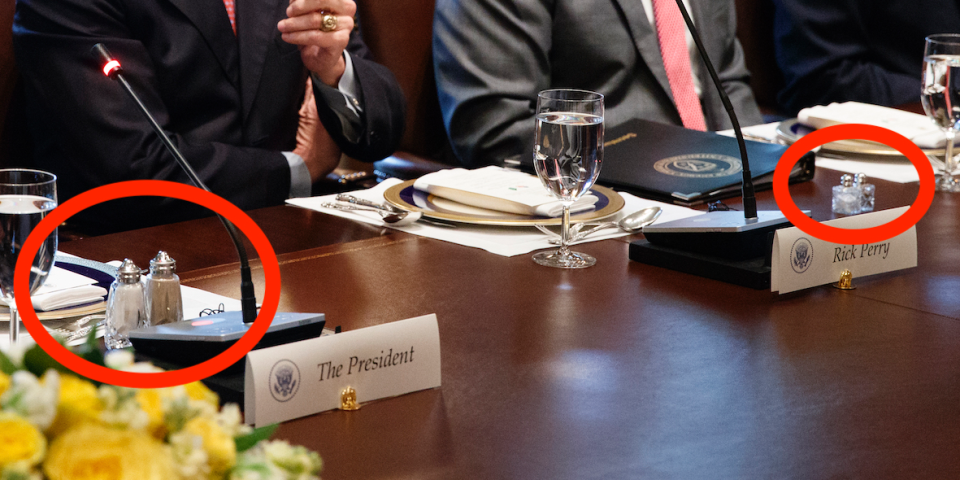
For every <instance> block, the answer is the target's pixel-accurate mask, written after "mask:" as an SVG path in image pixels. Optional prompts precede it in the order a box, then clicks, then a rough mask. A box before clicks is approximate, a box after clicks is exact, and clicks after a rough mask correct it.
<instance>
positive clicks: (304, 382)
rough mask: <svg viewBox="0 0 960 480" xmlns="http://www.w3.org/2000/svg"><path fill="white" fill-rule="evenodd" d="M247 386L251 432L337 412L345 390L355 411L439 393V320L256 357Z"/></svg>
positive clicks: (367, 330) (429, 317)
mask: <svg viewBox="0 0 960 480" xmlns="http://www.w3.org/2000/svg"><path fill="white" fill-rule="evenodd" d="M244 380H245V382H244V418H245V420H246V423H248V424H250V425H268V424H271V423H277V422H284V421H287V420H291V419H294V418H299V417H304V416H307V415H312V414H314V413H319V412H323V411H326V410H332V409H334V408H338V407H340V395H341V392H342V391H343V390H344V389H345V388H347V387H352V388H353V389H354V390H356V395H357V398H356V401H357V402H358V403H362V402H367V401H371V400H376V399H379V398H385V397H393V396H396V395H403V394H405V393H410V392H415V391H418V390H425V389H428V388H434V387H439V386H440V332H439V329H438V326H437V316H436V315H435V314H430V315H424V316H422V317H416V318H411V319H407V320H401V321H399V322H393V323H386V324H383V325H377V326H374V327H367V328H361V329H359V330H354V331H350V332H344V333H339V334H336V335H328V336H324V337H320V338H315V339H311V340H304V341H301V342H296V343H290V344H287V345H280V346H277V347H271V348H264V349H260V350H254V351H252V352H250V353H249V354H247V370H246V377H245V379H244Z"/></svg>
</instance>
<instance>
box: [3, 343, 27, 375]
mask: <svg viewBox="0 0 960 480" xmlns="http://www.w3.org/2000/svg"><path fill="white" fill-rule="evenodd" d="M34 345H36V344H35V343H33V342H32V341H23V340H21V341H20V342H19V343H16V344H13V345H7V346H5V347H3V349H0V351H3V354H4V355H6V356H7V358H9V359H10V361H11V362H13V366H15V367H17V368H18V369H20V368H23V356H24V355H26V353H27V350H30V349H31V348H33V346H34Z"/></svg>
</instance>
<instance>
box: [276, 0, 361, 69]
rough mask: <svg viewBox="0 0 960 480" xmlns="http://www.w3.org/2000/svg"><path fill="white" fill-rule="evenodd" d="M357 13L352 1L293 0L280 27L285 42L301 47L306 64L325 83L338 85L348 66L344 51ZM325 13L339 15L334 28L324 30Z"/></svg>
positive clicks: (302, 57) (301, 54)
mask: <svg viewBox="0 0 960 480" xmlns="http://www.w3.org/2000/svg"><path fill="white" fill-rule="evenodd" d="M356 13H357V4H356V3H354V2H353V0H291V1H290V6H289V7H287V18H286V19H284V20H281V21H280V23H278V24H277V28H278V29H279V30H280V33H281V34H282V38H283V41H285V42H287V43H291V44H293V45H297V46H298V47H299V48H300V58H301V59H303V64H304V65H306V67H307V68H308V69H309V70H310V71H311V72H313V73H315V74H316V75H317V76H318V77H319V79H320V80H321V81H323V83H325V84H327V85H330V86H331V87H336V86H337V84H338V83H339V82H340V77H341V76H342V75H343V71H344V68H346V63H345V62H344V59H343V51H344V49H346V48H347V44H348V43H349V42H350V32H351V31H352V30H353V17H354V15H355V14H356ZM324 14H330V15H335V16H336V17H337V22H336V24H337V26H336V28H335V29H333V30H332V31H324V30H323V16H324Z"/></svg>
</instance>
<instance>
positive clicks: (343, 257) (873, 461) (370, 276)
mask: <svg viewBox="0 0 960 480" xmlns="http://www.w3.org/2000/svg"><path fill="white" fill-rule="evenodd" d="M838 177H839V173H836V172H834V171H830V170H820V171H818V174H817V178H816V179H815V181H813V182H809V183H806V184H802V185H794V186H792V187H791V193H792V195H793V197H794V199H795V200H796V201H797V203H798V204H799V205H800V207H801V208H808V209H811V210H812V211H813V216H814V218H816V219H817V220H825V219H829V218H832V214H831V213H830V187H832V186H833V185H835V184H837V183H838ZM875 183H876V184H877V208H878V209H885V208H891V207H896V206H902V205H907V204H909V203H911V202H913V200H914V199H915V197H916V193H917V190H918V187H917V185H916V184H907V185H899V184H894V183H889V182H884V181H877V182H875ZM958 200H960V196H958V195H956V194H954V195H950V194H937V196H936V198H935V200H934V202H933V205H932V207H931V208H930V211H929V212H928V213H927V215H926V216H925V217H924V219H923V220H921V221H920V223H919V224H918V227H917V231H918V243H919V249H920V252H919V256H918V257H919V264H920V266H919V268H915V269H910V270H906V271H902V272H896V273H889V274H882V275H876V276H873V277H865V278H855V280H854V283H855V285H856V286H857V289H856V290H852V291H841V290H837V289H833V288H830V287H828V286H824V287H818V288H813V289H809V290H805V291H801V292H795V293H792V294H788V295H782V296H781V295H777V294H773V293H770V292H768V291H758V290H751V289H747V288H743V287H738V286H734V285H729V284H725V283H722V282H717V281H712V280H706V279H702V278H697V277H693V276H690V275H686V274H682V273H678V272H673V271H669V270H665V269H661V268H657V267H652V266H648V265H643V264H639V263H636V262H632V261H630V260H629V259H628V258H627V251H628V246H629V243H628V242H629V240H630V239H636V238H640V236H635V237H628V238H623V239H617V240H606V241H600V242H594V243H589V244H583V245H578V246H577V248H578V249H579V250H582V251H584V252H587V253H590V254H592V255H594V256H596V257H597V259H598V261H597V265H596V266H595V267H592V268H589V269H585V270H579V271H562V270H555V269H550V268H545V267H541V266H538V265H536V264H535V263H533V261H532V260H531V259H530V255H519V256H516V257H510V258H506V257H500V256H497V255H493V254H490V253H487V252H484V251H482V250H477V249H472V248H467V247H462V246H459V245H454V244H449V243H445V242H441V241H436V240H431V239H425V238H420V237H416V236H412V235H408V234H404V233H400V232H395V231H391V230H388V229H383V228H378V227H373V226H368V225H360V224H356V223H353V222H350V221H346V220H343V219H339V218H336V217H332V216H328V215H324V214H320V213H316V212H310V211H306V210H301V209H298V208H295V207H274V208H269V209H264V210H259V211H254V212H251V215H252V217H253V218H254V219H255V220H256V221H257V222H258V223H259V224H260V225H261V226H262V228H263V229H264V231H265V233H266V234H267V236H268V237H269V238H270V240H271V242H273V244H274V247H275V249H276V251H277V253H278V257H279V260H280V264H281V275H282V278H283V286H282V297H281V301H280V309H281V311H321V312H325V313H326V315H327V319H328V324H332V325H341V326H343V328H344V329H346V330H353V329H357V328H362V327H366V326H371V325H377V324H381V323H386V322H391V321H396V320H401V319H405V318H410V317H414V316H418V315H423V314H428V313H436V314H437V317H438V319H439V323H440V341H441V355H442V362H443V363H442V382H443V385H442V387H441V388H439V389H434V390H428V391H422V392H417V393H413V394H408V395H404V396H401V397H396V398H391V399H385V400H380V401H375V402H370V403H368V404H365V405H364V406H363V408H362V409H360V410H359V411H355V412H342V411H333V412H326V413H321V414H318V415H313V416H310V417H306V418H302V419H298V420H294V421H290V422H287V423H285V424H283V425H282V426H281V428H280V430H279V431H278V434H277V437H279V438H285V439H289V440H291V441H292V442H294V443H298V444H303V445H306V446H308V447H309V448H311V449H314V450H316V451H318V452H319V453H320V454H321V456H322V457H323V459H324V463H325V467H324V471H323V472H322V477H323V478H324V479H325V480H333V479H365V478H372V479H387V478H390V479H396V478H436V479H520V478H551V479H553V478H571V479H601V478H602V479H608V478H617V479H619V478H676V479H691V478H709V479H713V478H750V479H753V478H776V479H780V478H798V479H808V478H956V477H960V454H958V453H960V322H958V319H960V248H958V238H960V226H958V220H960V215H958V212H957V202H958ZM728 203H730V204H731V205H735V204H736V202H735V201H734V202H728ZM760 205H761V208H775V203H774V201H773V196H772V194H771V193H770V192H764V193H762V194H761V195H760ZM161 248H162V249H165V250H167V251H169V252H171V255H172V256H173V257H174V258H176V259H177V260H178V261H179V270H180V275H181V279H182V281H183V283H184V284H186V285H191V286H195V287H199V288H203V289H207V290H210V291H214V292H217V293H221V294H225V295H231V296H237V294H238V290H239V289H238V287H237V284H238V278H239V275H238V274H237V273H236V271H235V269H236V263H235V262H236V260H235V254H234V253H233V252H232V250H231V248H230V246H229V244H228V240H227V238H226V236H225V235H224V234H222V232H221V230H220V228H219V225H218V224H217V223H216V221H215V220H212V219H208V220H201V221H195V222H187V223H184V224H178V225H170V226H165V227H156V228H152V229H146V230H141V231H135V232H127V233H123V234H116V235H109V236H104V237H93V238H87V239H83V240H78V241H72V242H65V243H63V244H62V245H61V250H63V251H66V252H70V253H74V254H78V255H82V256H85V257H89V258H93V259H97V260H103V261H106V260H113V259H119V258H121V257H130V258H133V259H134V260H135V261H136V262H137V263H138V265H146V262H147V261H148V260H149V259H150V258H151V257H152V256H153V255H155V254H156V252H157V250H159V249H161ZM254 275H255V277H257V276H258V275H259V271H258V270H257V269H255V270H254ZM255 281H256V282H258V283H257V286H258V291H260V292H262V280H261V279H255Z"/></svg>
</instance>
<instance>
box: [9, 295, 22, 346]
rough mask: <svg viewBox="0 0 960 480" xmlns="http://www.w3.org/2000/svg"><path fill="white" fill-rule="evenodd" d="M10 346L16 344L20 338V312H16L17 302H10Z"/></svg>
mask: <svg viewBox="0 0 960 480" xmlns="http://www.w3.org/2000/svg"><path fill="white" fill-rule="evenodd" d="M8 325H10V346H13V345H16V344H17V341H18V340H20V314H19V312H17V302H16V301H11V302H10V323H9V324H8Z"/></svg>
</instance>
